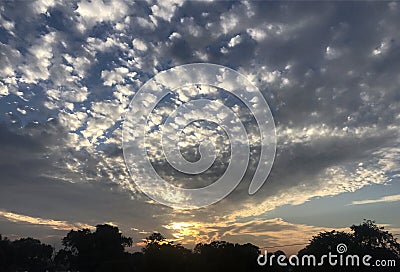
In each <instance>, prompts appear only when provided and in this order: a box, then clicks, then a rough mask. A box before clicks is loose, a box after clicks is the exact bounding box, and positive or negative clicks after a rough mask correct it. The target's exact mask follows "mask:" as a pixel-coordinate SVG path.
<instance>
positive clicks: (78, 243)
mask: <svg viewBox="0 0 400 272" xmlns="http://www.w3.org/2000/svg"><path fill="white" fill-rule="evenodd" d="M62 243H63V245H64V249H62V250H60V251H59V252H58V254H57V256H56V261H57V264H58V265H59V266H63V267H66V268H68V269H72V270H76V271H78V270H79V271H100V270H106V268H107V267H110V266H111V264H113V263H114V264H115V262H116V261H120V262H127V261H126V259H128V255H127V254H126V253H125V247H127V246H131V245H132V238H129V237H124V236H123V235H122V234H121V233H120V232H119V229H118V227H114V226H110V225H107V224H105V225H97V226H96V231H95V232H91V231H90V230H89V229H83V230H77V231H75V230H71V231H70V232H69V233H68V234H67V236H66V237H65V238H64V239H63V240H62Z"/></svg>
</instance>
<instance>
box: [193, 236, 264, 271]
mask: <svg viewBox="0 0 400 272" xmlns="http://www.w3.org/2000/svg"><path fill="white" fill-rule="evenodd" d="M193 251H194V254H195V263H196V269H197V270H195V271H215V272H217V271H218V272H224V271H227V272H228V271H243V272H245V271H262V268H261V267H260V266H258V264H257V257H258V256H259V254H260V251H259V249H258V247H256V246H254V245H252V244H244V245H240V244H232V243H229V242H225V241H214V242H211V243H209V244H203V243H200V244H197V245H196V247H195V248H194V250H193Z"/></svg>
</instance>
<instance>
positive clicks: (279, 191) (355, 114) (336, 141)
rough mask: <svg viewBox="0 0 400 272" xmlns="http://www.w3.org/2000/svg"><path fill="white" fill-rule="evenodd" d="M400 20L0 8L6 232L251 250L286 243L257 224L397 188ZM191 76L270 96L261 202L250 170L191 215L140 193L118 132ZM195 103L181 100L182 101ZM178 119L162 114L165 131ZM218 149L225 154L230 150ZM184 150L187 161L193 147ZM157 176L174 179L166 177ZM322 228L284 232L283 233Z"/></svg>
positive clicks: (178, 4)
mask: <svg viewBox="0 0 400 272" xmlns="http://www.w3.org/2000/svg"><path fill="white" fill-rule="evenodd" d="M399 9H400V6H399V5H398V3H396V2H392V3H389V2H381V3H380V2H367V3H358V2H351V3H349V2H343V3H341V2H339V3H292V2H280V3H275V2H262V1H255V2H249V1H242V2H238V1H232V2H230V1H173V2H168V4H167V2H166V1H138V2H133V1H123V0H110V1H104V2H103V1H91V2H89V1H85V0H84V1H63V0H54V1H43V0H38V1H34V2H31V1H5V2H2V3H1V4H0V12H1V17H0V33H1V35H0V50H1V57H0V105H1V106H0V120H1V122H2V126H1V132H0V137H1V143H0V148H1V151H2V152H1V154H0V162H1V165H0V167H1V169H2V179H1V183H0V186H1V190H0V203H1V206H0V207H1V208H2V209H3V211H2V216H3V218H5V219H6V220H9V221H12V222H14V223H15V221H18V220H19V221H23V222H25V223H30V224H32V225H45V226H46V227H48V228H53V229H59V226H60V225H61V226H62V228H64V227H66V226H78V225H79V224H87V225H93V224H96V223H99V222H108V221H112V222H115V223H116V224H117V225H120V226H121V228H122V229H124V230H125V231H129V232H133V234H132V235H133V236H134V237H138V238H140V237H141V235H142V234H141V232H142V231H143V230H155V229H158V230H160V231H163V232H165V233H167V234H168V235H172V234H174V235H175V237H178V238H179V239H183V240H184V238H185V236H186V235H187V241H192V242H193V241H194V240H193V238H190V237H191V235H192V234H193V231H195V230H192V229H190V228H189V227H188V226H192V225H193V224H194V225H195V226H197V228H198V229H199V231H200V232H202V233H201V234H199V235H198V236H202V235H205V236H207V237H206V238H207V239H209V237H213V238H215V239H218V238H220V237H228V236H229V235H228V234H232V233H235V232H236V233H237V232H246V233H247V234H246V238H248V240H250V241H258V240H257V239H258V237H261V238H262V242H263V243H264V242H265V243H267V242H271V243H274V244H275V243H276V244H279V241H277V239H278V238H279V237H280V236H279V235H275V234H274V235H272V234H271V233H268V232H266V231H265V230H264V228H268V227H270V226H271V221H265V222H264V221H262V220H261V219H257V217H259V216H263V215H265V213H267V212H268V211H273V210H274V209H275V208H276V207H279V206H282V205H286V204H293V205H298V204H302V203H304V202H306V201H308V200H310V199H312V198H313V197H317V196H319V197H323V196H335V195H339V194H341V193H344V192H354V191H357V190H359V189H361V188H363V187H365V186H367V185H371V184H391V183H393V182H396V180H398V178H399V177H398V171H397V170H398V169H399V162H398V159H397V158H398V156H399V155H400V154H399V153H400V148H399V131H400V128H399V121H400V114H399V113H400V96H399V90H398V88H399V84H400V77H399V74H398V71H399V69H400V61H399V60H400V44H399V40H400V37H399V36H400V33H399V32H398V31H397V29H398V26H399V25H400V18H399V17H398V16H397V15H398V12H399ZM192 62H212V63H218V64H221V65H226V66H229V67H231V68H234V69H236V70H238V71H240V72H241V73H243V74H244V75H246V76H247V77H248V78H249V79H250V80H251V81H252V82H253V83H254V84H255V85H257V86H258V87H259V88H260V90H261V91H262V92H263V94H264V96H265V98H266V99H267V100H268V102H269V104H270V107H271V110H272V112H273V115H274V118H275V122H276V126H277V136H278V153H277V158H276V162H275V165H274V168H273V170H272V172H271V175H270V178H269V181H268V183H266V184H265V185H264V187H263V188H262V189H261V190H260V191H259V192H258V193H257V194H256V195H255V196H253V197H249V196H248V195H247V187H248V184H249V178H250V177H251V173H250V172H251V171H249V173H248V175H246V177H245V181H244V182H242V184H241V185H239V187H238V188H237V189H236V190H235V191H234V193H233V194H232V195H231V196H229V197H228V198H227V199H225V200H223V201H221V202H220V203H218V204H216V205H213V206H211V207H208V208H207V210H198V211H192V212H190V214H189V213H188V212H185V211H173V210H170V209H168V208H165V207H162V206H159V205H157V204H155V203H152V202H151V201H150V200H149V199H147V198H146V197H145V196H143V195H142V194H141V193H140V191H138V190H137V188H136V187H135V186H134V184H132V182H131V181H130V177H129V175H128V173H127V171H126V168H125V165H124V162H123V157H122V151H121V123H122V118H123V114H124V112H125V109H126V107H127V105H128V103H129V101H130V99H131V98H132V97H133V95H134V94H135V92H136V91H137V90H138V88H139V87H140V86H141V85H142V84H143V83H145V82H146V81H147V80H148V79H149V78H151V77H152V76H154V75H155V74H156V73H157V72H158V71H162V70H165V69H168V68H170V67H173V66H175V65H180V64H185V63H192ZM191 95H192V93H191V91H190V90H186V91H185V90H183V91H182V93H181V94H180V95H179V97H176V98H174V99H173V102H175V103H178V104H179V103H183V102H185V101H186V100H187V99H188V97H190V96H191ZM169 110H170V109H165V108H164V109H163V108H160V109H158V110H156V111H155V115H154V117H153V119H152V121H154V123H153V124H154V125H155V126H156V127H157V125H158V124H159V122H161V120H163V116H165V114H167V113H168V112H169ZM236 110H237V111H238V112H240V109H238V108H236ZM243 116H245V113H243ZM189 129H195V128H189ZM252 132H254V134H255V135H256V134H257V130H252ZM197 133H199V134H200V135H209V134H207V132H206V131H204V130H200V131H198V132H197ZM156 134H157V131H154V135H156ZM153 139H154V140H155V139H157V137H154V138H152V140H153ZM212 139H213V140H214V141H215V142H216V143H219V144H222V145H224V144H225V142H224V141H223V140H222V139H221V138H220V135H219V136H218V135H213V136H212ZM154 142H155V141H154ZM154 146H156V143H154ZM183 146H184V147H187V148H190V147H192V146H193V145H192V144H191V139H190V138H189V139H188V142H187V143H186V144H185V143H183ZM254 148H255V150H256V151H257V148H258V147H257V141H255V143H254ZM149 150H150V151H151V150H152V149H151V146H150V147H149ZM153 150H154V149H153ZM150 153H151V152H150ZM255 153H257V152H255ZM151 154H153V153H151ZM161 159H162V156H161V155H160V154H158V153H157V152H156V149H155V152H154V160H155V161H159V160H161ZM159 168H160V171H166V172H168V168H167V166H164V164H163V162H160V167H159ZM214 170H215V171H214V172H212V175H217V174H219V173H221V172H222V171H223V170H224V164H223V163H221V165H220V169H219V168H217V169H214ZM250 170H251V169H250ZM166 175H167V174H166ZM175 178H176V177H175ZM210 178H211V177H210ZM202 182H206V181H202ZM391 199H392V198H391V197H390V196H389V197H387V198H386V199H382V201H391ZM378 201H379V200H378ZM382 201H380V202H382ZM365 203H367V202H365ZM353 204H362V203H353ZM143 210H146V211H147V212H146V213H143ZM104 211H109V212H107V213H105V212H104ZM18 214H23V215H24V216H25V217H24V216H19V215H18ZM188 217H190V220H188V219H187V218H188ZM35 218H36V219H35ZM37 218H39V219H37ZM43 218H51V219H43ZM254 218H256V219H254ZM51 220H54V221H51ZM240 220H241V222H243V221H246V220H247V221H248V222H247V223H240V224H239V223H237V222H238V221H240ZM254 220H255V221H254ZM275 220H276V222H278V223H279V224H280V225H285V224H288V225H290V223H286V222H284V221H281V219H275ZM75 222H77V223H75ZM179 222H186V223H185V224H186V225H185V224H184V225H179ZM188 222H189V223H188ZM190 222H192V223H190ZM193 222H194V223H193ZM224 222H230V224H231V226H227V225H226V223H224ZM276 222H272V223H276ZM188 224H189V225H188ZM190 224H192V225H190ZM163 226H164V227H163ZM176 226H179V227H180V229H182V230H184V229H190V230H188V231H187V232H185V231H182V232H180V231H177V229H176ZM243 229H245V230H246V231H244V230H243ZM316 229H319V228H318V227H313V226H303V225H299V226H297V227H293V231H292V232H287V228H284V227H282V233H281V234H284V233H289V234H290V235H294V234H293V233H295V232H296V230H297V231H298V232H303V233H309V232H311V230H316ZM306 230H307V231H306ZM308 231H309V232H308ZM8 232H9V233H12V230H11V227H10V228H9V229H8ZM21 233H22V231H21ZM207 233H208V234H207ZM206 234H207V235H206ZM231 236H232V235H231ZM252 239H253V240H252ZM282 242H285V241H282Z"/></svg>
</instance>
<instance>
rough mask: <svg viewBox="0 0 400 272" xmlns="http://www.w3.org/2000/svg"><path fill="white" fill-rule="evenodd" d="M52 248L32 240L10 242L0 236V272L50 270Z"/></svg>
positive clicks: (24, 239)
mask: <svg viewBox="0 0 400 272" xmlns="http://www.w3.org/2000/svg"><path fill="white" fill-rule="evenodd" d="M52 254H53V248H52V247H51V246H50V245H45V244H42V243H41V242H40V241H39V240H36V239H33V238H22V239H19V240H15V241H13V242H10V241H9V240H8V239H6V238H5V239H3V238H2V237H1V236H0V271H33V272H36V271H46V270H51V269H52Z"/></svg>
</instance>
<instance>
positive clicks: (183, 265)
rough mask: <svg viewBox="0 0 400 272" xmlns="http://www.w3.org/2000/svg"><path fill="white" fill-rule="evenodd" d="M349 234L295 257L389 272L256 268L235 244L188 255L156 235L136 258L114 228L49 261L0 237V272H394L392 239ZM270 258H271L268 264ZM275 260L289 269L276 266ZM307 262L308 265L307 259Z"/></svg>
mask: <svg viewBox="0 0 400 272" xmlns="http://www.w3.org/2000/svg"><path fill="white" fill-rule="evenodd" d="M350 229H351V232H350V233H347V232H342V231H330V232H321V233H319V234H318V235H316V236H314V237H313V238H312V239H311V240H310V243H309V244H308V245H307V246H306V247H305V248H304V249H302V250H300V251H299V253H298V255H297V256H294V257H296V258H297V259H298V260H301V259H302V257H304V256H306V255H313V256H315V258H316V261H317V262H319V261H320V259H321V257H322V255H328V254H329V252H331V253H333V254H336V255H340V254H342V256H343V257H346V256H349V255H358V256H361V257H362V256H364V255H366V254H368V255H370V256H372V260H371V261H370V263H371V264H373V261H374V260H389V259H390V260H396V261H397V263H396V266H394V267H393V266H392V267H372V266H371V267H366V266H362V265H361V266H346V267H343V266H340V265H336V266H332V265H329V263H328V262H324V265H323V266H315V265H311V263H304V264H302V262H300V263H299V265H298V266H295V265H290V262H289V261H288V259H287V258H288V257H286V255H285V253H284V252H283V251H279V250H278V251H276V252H275V253H268V254H267V257H268V258H269V259H268V260H269V262H268V265H266V266H260V265H258V262H257V259H258V257H259V256H260V253H262V254H264V252H260V249H259V248H258V247H257V246H255V245H252V244H249V243H247V244H234V243H230V242H226V241H213V242H210V243H199V244H197V245H196V246H195V248H194V249H193V250H189V249H187V248H185V247H183V246H182V245H181V244H176V243H175V242H174V241H171V240H168V239H166V238H165V237H164V236H163V235H162V234H160V233H153V234H151V235H150V236H148V237H146V238H145V240H144V241H145V243H146V245H145V246H144V247H143V248H142V251H141V252H135V253H128V252H126V251H125V248H126V247H128V246H131V245H132V239H131V238H129V237H124V236H123V235H122V234H121V233H120V231H119V229H118V227H115V226H110V225H107V224H105V225H97V227H96V230H95V231H91V230H90V229H81V230H71V231H70V232H68V234H67V235H66V236H65V237H64V238H63V239H62V244H63V245H64V248H63V249H61V250H59V251H58V252H57V254H56V255H55V256H54V258H52V256H53V248H52V247H51V246H49V245H45V244H42V243H41V242H40V241H39V240H36V239H33V238H22V239H19V240H15V241H10V240H8V239H7V238H3V237H2V236H1V235H0V271H1V272H3V271H4V272H14V271H33V272H39V271H40V272H44V271H81V272H92V271H96V272H102V271H121V272H125V271H126V272H128V271H129V272H150V271H151V272H153V271H163V272H169V271H180V272H185V271H191V272H204V271H208V272H225V271H226V272H228V271H229V272H242V271H245V272H261V271H274V272H289V271H290V272H292V271H293V272H297V271H302V272H303V271H307V272H313V271H323V272H330V271H335V272H336V271H345V272H353V271H354V272H355V271H357V272H358V271H363V272H369V271H385V272H395V271H396V272H398V266H399V264H400V263H399V260H400V254H399V253H400V245H399V243H398V242H397V241H396V239H395V238H394V237H393V235H392V234H391V233H389V232H388V231H385V230H384V228H382V227H378V226H377V225H376V224H375V222H374V221H371V220H365V221H364V222H363V223H362V224H360V225H353V226H351V227H350ZM338 244H345V245H346V247H347V248H346V251H345V252H343V253H339V254H338V252H337V246H338ZM272 257H273V258H272ZM278 258H280V259H286V260H285V261H283V262H284V263H286V264H288V265H287V266H281V265H280V264H279V263H278V261H277V260H278ZM307 260H308V259H307Z"/></svg>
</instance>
